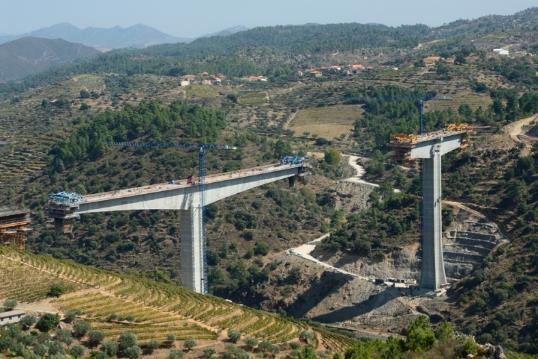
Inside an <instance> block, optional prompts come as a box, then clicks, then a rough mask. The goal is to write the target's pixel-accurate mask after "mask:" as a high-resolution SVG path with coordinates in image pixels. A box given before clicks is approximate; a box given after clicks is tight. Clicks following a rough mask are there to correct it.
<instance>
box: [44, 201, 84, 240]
mask: <svg viewBox="0 0 538 359" xmlns="http://www.w3.org/2000/svg"><path fill="white" fill-rule="evenodd" d="M81 200H82V195H81V194H79V193H75V192H59V193H53V194H49V201H48V203H47V211H48V213H49V216H50V217H52V218H54V227H55V229H56V232H57V233H63V234H71V233H72V232H73V222H74V220H75V219H77V218H78V214H77V213H76V211H77V209H78V207H79V204H80V201H81Z"/></svg>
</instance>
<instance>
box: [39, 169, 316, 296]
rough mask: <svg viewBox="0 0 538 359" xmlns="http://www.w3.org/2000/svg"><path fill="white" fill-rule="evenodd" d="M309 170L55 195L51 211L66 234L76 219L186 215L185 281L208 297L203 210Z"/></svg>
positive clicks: (183, 225)
mask: <svg viewBox="0 0 538 359" xmlns="http://www.w3.org/2000/svg"><path fill="white" fill-rule="evenodd" d="M306 170H307V166H306V165H305V164H304V163H303V162H301V163H286V164H274V165H268V166H261V167H255V168H250V169H245V170H240V171H234V172H227V173H220V174H214V175H208V176H206V177H205V181H204V186H203V187H201V186H199V183H197V181H196V180H194V181H193V180H192V178H190V179H185V180H179V181H171V182H169V183H161V184H154V185H148V186H143V187H136V188H128V189H121V190H117V191H111V192H104V193H96V194H89V195H84V196H79V197H77V198H72V196H71V197H70V196H64V197H65V199H63V198H64V197H62V193H60V194H56V195H52V196H51V199H50V200H49V203H48V211H49V214H50V215H51V216H52V217H53V218H54V220H55V225H56V228H57V229H58V230H60V229H61V230H64V226H66V225H70V223H71V222H72V220H73V219H76V218H78V216H80V215H83V214H90V213H103V212H116V211H139V210H176V211H180V240H181V253H180V259H181V274H180V276H181V282H182V284H183V286H185V287H187V288H190V289H192V290H194V291H196V292H198V293H203V292H204V288H205V285H204V280H205V275H204V273H205V270H206V268H205V266H206V264H205V260H204V258H205V248H204V247H205V246H204V245H203V240H202V238H203V233H201V231H202V229H201V228H200V226H199V225H198V223H199V221H200V217H201V215H202V209H203V206H204V205H208V204H211V203H215V202H217V201H220V200H222V199H225V198H227V197H230V196H233V195H235V194H238V193H240V192H244V191H248V190H249V189H252V188H255V187H259V186H263V185H265V184H268V183H271V182H275V181H279V180H283V179H286V178H287V179H289V183H290V186H292V185H294V184H295V181H296V180H297V179H300V178H301V177H303V176H304V175H305V173H306ZM202 188H203V193H202ZM64 194H65V195H68V194H66V193H64ZM202 195H203V201H202ZM54 196H56V197H54Z"/></svg>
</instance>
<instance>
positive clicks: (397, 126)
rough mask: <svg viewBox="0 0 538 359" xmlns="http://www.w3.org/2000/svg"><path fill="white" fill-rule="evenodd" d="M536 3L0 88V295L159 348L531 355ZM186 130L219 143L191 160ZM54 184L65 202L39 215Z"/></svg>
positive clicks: (113, 55)
mask: <svg viewBox="0 0 538 359" xmlns="http://www.w3.org/2000/svg"><path fill="white" fill-rule="evenodd" d="M537 14H538V12H537V9H536V8H533V9H528V10H526V11H523V12H521V13H517V14H514V15H511V16H508V17H507V18H505V17H498V18H495V17H493V18H489V17H486V18H480V19H475V20H470V21H468V22H467V23H465V24H461V23H459V22H456V23H453V24H448V25H445V26H442V27H437V28H433V27H432V28H430V27H427V26H425V25H424V26H421V25H416V26H409V27H403V28H400V27H399V28H393V27H385V26H383V25H361V24H337V25H303V26H284V27H275V28H273V27H264V28H256V29H251V30H245V31H241V32H238V33H234V34H230V35H227V36H215V37H207V38H201V39H198V40H194V41H192V42H190V43H188V44H187V43H185V44H167V45H157V46H151V47H147V48H140V49H129V50H118V51H112V52H110V53H107V54H105V55H102V56H99V57H98V58H95V59H87V60H85V61H84V62H81V63H77V64H74V65H66V66H63V67H59V68H58V69H56V70H51V71H49V72H44V73H41V74H39V75H37V76H34V77H27V78H26V79H24V80H22V81H21V82H18V83H13V82H10V83H7V84H4V85H0V206H2V207H6V210H7V209H13V208H21V209H25V210H27V211H28V212H29V213H30V216H31V222H32V223H31V226H30V227H31V228H30V229H29V230H28V231H26V230H25V234H24V237H25V238H26V237H27V238H26V242H25V246H26V248H25V251H19V250H17V249H14V248H11V247H9V246H3V245H1V246H0V262H1V264H2V265H1V266H0V276H1V277H2V278H3V283H7V285H5V286H2V287H1V289H0V299H1V301H4V300H9V299H13V300H16V301H17V305H16V308H15V309H16V310H22V311H25V312H26V313H30V314H32V315H36V316H42V315H44V314H45V313H49V314H59V319H61V320H62V322H61V324H59V327H58V328H60V329H61V327H62V326H64V327H66V328H68V330H74V324H73V323H71V322H68V321H65V318H66V317H68V313H73V312H75V311H76V312H77V313H78V314H77V317H78V320H79V321H84V322H88V323H89V324H90V325H91V328H92V329H93V330H95V331H98V332H100V333H102V335H103V338H102V340H101V341H102V342H103V343H104V342H105V341H111V342H119V341H120V340H121V339H120V338H121V335H123V334H124V333H127V332H129V333H132V334H135V335H136V338H137V340H138V344H139V345H138V346H139V347H140V348H141V350H146V355H147V356H148V357H156V358H166V357H168V356H169V355H171V352H172V351H174V350H180V351H181V352H182V353H183V354H181V355H184V357H193V358H194V357H197V358H200V357H217V355H218V357H221V356H222V357H223V358H224V357H227V356H226V355H230V356H228V357H237V358H239V357H241V358H243V357H282V358H328V357H334V358H342V357H343V356H345V358H362V357H365V358H392V357H402V358H407V357H413V358H415V357H416V358H429V357H439V358H441V357H447V358H458V357H466V356H468V355H475V357H485V358H489V357H493V354H491V351H498V350H501V351H503V352H504V354H503V355H506V356H507V357H509V358H527V355H528V356H529V357H531V356H532V355H538V347H537V345H536V343H537V340H536V339H537V334H538V312H537V311H536V303H537V301H538V292H537V290H536V288H537V287H536V286H537V285H538V267H537V264H538V261H537V258H538V257H537V254H536V253H537V252H536V251H537V249H538V248H537V241H536V239H537V237H536V233H537V228H538V210H537V205H536V204H537V201H538V197H537V195H536V194H537V193H538V181H536V179H537V169H538V162H537V161H538V145H537V143H538V132H537V126H538V117H537V116H538V115H537V114H538V95H537V89H538V88H537V84H538V82H537V81H536V71H535V70H536V69H537V67H536V66H537V62H536V56H537V54H536V43H537V42H536V41H538V34H537V32H536V28H535V25H534V24H535V20H536V19H537ZM508 24H511V25H508ZM533 26H534V27H533ZM462 28H463V30H462ZM499 34H502V35H503V36H500V35H499ZM498 35H499V36H498ZM313 38H315V39H316V40H315V41H314V40H313ZM498 48H507V49H510V51H509V53H510V55H506V56H505V55H499V54H498V52H494V51H493V49H498ZM421 103H423V104H424V112H423V113H421V110H420V107H421ZM419 118H422V120H423V126H424V132H425V135H424V136H423V137H421V136H419V135H416V134H417V133H419V132H420V122H419ZM461 126H463V127H461ZM454 128H456V130H454ZM460 128H464V130H459V129H460ZM438 131H444V132H438ZM432 133H433V134H434V135H435V136H437V137H435V138H434V140H432V141H433V142H434V144H432V145H431V146H432V148H433V147H435V143H437V144H443V143H445V142H444V141H446V142H447V143H448V142H449V141H451V140H453V141H455V140H454V138H456V140H457V146H455V147H453V148H451V150H454V151H452V152H450V153H448V152H449V151H448V150H446V151H445V152H443V155H444V156H443V158H442V160H439V163H438V172H435V173H439V178H438V181H439V187H442V196H441V197H440V198H439V200H438V201H437V200H435V202H434V201H432V203H435V208H436V209H435V210H436V211H438V216H437V215H436V217H435V221H437V222H435V223H436V226H437V227H436V228H438V229H436V230H435V233H438V232H437V231H439V234H440V238H439V242H438V244H439V245H437V244H436V249H435V250H436V251H437V252H436V253H437V254H436V256H437V257H440V258H441V259H440V262H441V263H442V271H443V276H444V274H445V273H446V283H444V282H443V279H442V276H441V269H440V268H438V266H437V267H435V266H436V265H431V268H435V271H434V276H437V277H439V278H441V279H440V280H437V279H436V280H435V284H434V285H433V287H432V286H430V285H425V284H424V283H425V280H424V279H423V277H424V273H425V272H427V271H425V270H424V268H430V267H427V266H428V264H427V263H426V262H428V261H430V259H431V257H435V256H430V255H428V254H425V253H426V252H425V251H426V249H425V246H424V243H425V242H424V240H425V239H424V240H423V238H422V237H423V233H424V224H423V223H424V222H425V221H426V220H425V219H424V218H425V217H424V211H423V208H424V206H425V205H428V203H429V202H427V201H426V202H423V198H424V197H425V196H426V194H425V191H426V189H427V188H428V187H427V186H426V185H425V184H424V183H425V181H426V180H425V176H426V175H425V173H426V172H425V167H426V166H427V165H426V164H425V163H426V159H429V157H427V156H426V157H413V159H414V160H411V156H410V155H409V154H408V153H407V152H409V153H411V152H412V151H415V150H416V148H419V147H420V146H422V142H421V141H423V142H425V143H427V144H426V145H427V146H430V144H429V142H428V141H430V140H423V138H427V136H428V134H432ZM434 135H432V136H434ZM398 136H399V137H398ZM398 138H400V139H402V138H403V139H404V140H402V141H404V142H402V143H404V144H403V145H402V146H404V145H405V146H409V148H410V149H409V151H407V150H405V151H404V150H402V149H401V148H403V147H397V146H396V147H395V146H394V143H395V141H397V139H398ZM395 139H396V140H395ZM113 143H116V144H118V143H124V144H125V143H130V144H138V145H132V146H115V145H111V144H113ZM193 144H194V145H193ZM200 144H218V145H219V146H224V145H226V146H228V147H227V148H233V150H230V151H228V150H226V151H224V150H221V149H222V148H219V147H215V148H216V150H210V151H207V153H206V154H205V157H204V160H205V167H204V170H205V173H206V174H205V175H200V174H202V173H204V171H200V166H201V164H200V162H199V161H200V158H201V157H199V145H200ZM426 145H424V146H426ZM189 146H190V147H189ZM405 146H404V147H405ZM440 146H441V145H440ZM193 148H194V150H193ZM427 148H429V147H427ZM416 151H417V152H419V150H416ZM425 151H426V150H424V151H423V152H425ZM427 151H428V153H429V154H428V156H430V155H431V156H433V155H432V154H431V153H433V152H432V151H430V150H429V149H428V150H427ZM443 151H444V150H443ZM402 154H403V155H402ZM406 156H407V157H406ZM286 158H288V159H287V160H286ZM417 158H418V159H417ZM285 161H299V162H297V163H295V164H291V163H286V162H285ZM299 163H300V165H299ZM303 165H304V168H305V170H304V171H302V170H301V171H299V172H298V173H297V174H296V173H295V172H293V173H291V172H290V173H291V174H289V176H288V175H285V176H284V175H283V176H279V175H277V174H279V173H280V172H281V171H284V170H286V169H288V167H290V168H291V167H294V166H295V167H301V169H302V168H303ZM287 166H288V167H287ZM295 167H294V168H295ZM269 169H270V170H269ZM253 173H254V174H255V175H253ZM432 173H433V171H432ZM441 173H442V175H441ZM217 174H219V176H220V177H219V178H220V180H219V181H221V182H222V183H221V182H219V181H217V177H216V175H217ZM299 174H300V175H301V176H299ZM303 175H304V176H303ZM249 176H258V177H259V178H260V180H259V182H260V183H259V184H256V185H252V184H251V183H249V180H248V178H249ZM271 176H274V180H273V179H271V180H269V178H270V177H271ZM432 176H433V175H432ZM288 177H289V178H288ZM227 181H228V182H230V183H232V182H233V185H231V184H228V182H227ZM234 181H235V182H234ZM436 181H437V180H436ZM217 182H218V183H217ZM236 182H237V183H236ZM262 182H263V183H262ZM436 183H437V182H436ZM142 186H144V187H142ZM226 186H230V188H231V187H233V186H237V187H238V188H239V189H237V190H235V189H233V190H228V189H226ZM137 187H141V188H138V189H136V188H137ZM132 188H135V189H132ZM62 191H66V192H73V193H77V194H79V195H80V198H81V200H80V202H76V203H74V205H73V208H75V209H74V210H73V211H74V212H73V213H70V214H74V215H73V216H72V218H71V217H69V218H68V217H65V218H62V220H64V219H66V221H65V223H67V225H65V223H62V226H59V225H58V223H59V222H58V221H56V222H54V220H53V219H52V218H51V212H50V207H51V201H50V197H49V195H50V194H53V193H59V192H62ZM137 191H138V192H140V193H141V194H136V193H137ZM144 191H146V192H144ZM173 191H176V192H177V193H179V192H181V196H180V195H179V194H177V193H176V194H174V195H177V198H176V197H174V198H173V199H168V197H170V196H171V193H172V192H173ZM178 191H179V192H178ZM182 191H183V192H184V193H183V192H182ZM226 191H228V192H230V193H229V194H226V195H224V194H223V193H224V192H226ZM142 192H143V193H142ZM228 192H226V193H228ZM232 192H233V193H232ZM103 193H104V194H103ZM174 193H175V192H174ZM200 193H203V194H200ZM215 193H218V195H217V194H215ZM232 194H233V196H232ZM107 196H108V197H110V198H112V199H111V203H112V202H114V201H115V202H114V203H112V204H108V203H105V202H106V201H105V200H103V198H105V197H106V198H108V197H107ZM136 196H139V198H134V197H136ZM151 196H153V197H151ZM155 196H161V197H160V199H159V201H160V202H159V201H158V200H157V199H156V197H155ZM204 196H205V197H204ZM150 197H151V198H150ZM180 197H181V198H180ZM217 197H218V198H217ZM225 197H229V198H225ZM214 198H217V199H214ZM165 200H166V201H167V202H166V205H163V203H164V202H165ZM92 201H93V202H92ZM99 201H102V202H103V203H97V202H99ZM152 201H153V202H152ZM174 201H175V202H174ZM189 201H191V202H189ZM157 202H158V205H155V203H157ZM186 203H190V205H189V206H187V205H186ZM99 206H102V207H99ZM107 206H109V207H110V208H112V209H110V208H109V207H107ZM97 207H99V208H97ZM96 208H97V209H96ZM193 208H198V210H199V208H205V209H204V210H200V211H201V213H202V214H201V215H199V218H198V217H196V218H195V213H196V211H195V210H193ZM187 210H189V211H190V212H189V211H187ZM191 210H192V211H191ZM187 212H189V213H191V214H192V218H191V219H190V221H188V220H187V219H186V218H187V216H186V213H187ZM193 213H194V214H193ZM435 213H437V212H435ZM198 220H199V222H197V221H198ZM198 223H201V227H199V228H198V229H196V228H197V227H196V226H197V224H198ZM428 223H429V222H428ZM441 226H442V230H441V229H440V228H441ZM60 227H61V228H62V230H61V231H60V230H59V228H60ZM187 227H188V228H187ZM196 231H199V233H202V234H201V235H200V234H196V233H195V232H196ZM6 233H7V234H8V235H10V234H13V233H11V232H9V233H8V232H6ZM432 233H433V231H432ZM197 236H198V237H199V238H201V239H200V241H199V242H200V243H199V244H196V243H198V242H196V240H194V239H196V238H197ZM191 237H192V238H194V239H193V240H192V243H194V244H192V243H191V242H188V241H187V240H186V238H191ZM6 238H7V237H6ZM205 241H207V247H205V246H204V244H203V243H205ZM187 242H188V243H191V244H192V245H191V244H188V243H187ZM6 243H7V242H6ZM436 243H437V242H436ZM186 244H188V245H186ZM191 247H192V248H203V250H200V251H201V253H202V254H200V255H199V256H198V257H196V261H197V262H196V261H194V259H193V258H195V255H196V254H193V253H194V252H196V249H191ZM191 250H192V253H190V252H189V251H191ZM203 253H205V255H204V254H203ZM439 253H440V254H439ZM437 257H436V260H438V258H437ZM191 260H193V261H194V262H196V263H198V264H196V265H195V264H194V262H193V265H192V266H189V265H186V263H187V261H191ZM189 263H190V262H189ZM189 267H192V270H191V271H190V272H189V273H187V274H188V275H186V274H185V273H186V269H188V268H189ZM193 273H194V274H193ZM198 274H199V278H198V277H196V275H198ZM189 276H195V277H196V278H197V279H195V280H194V281H195V282H197V283H198V282H200V280H202V282H200V283H201V284H200V283H198V284H193V283H191V282H190V279H188V277H189ZM207 283H208V286H207V291H208V293H207V295H202V294H200V293H205V289H203V288H204V285H207ZM53 289H55V290H58V291H59V292H58V293H56V294H58V295H56V294H54V290H53ZM51 291H52V292H53V293H52V294H51ZM447 323H449V324H447ZM447 326H449V327H450V330H449V329H447ZM417 328H418V329H417ZM33 330H34V329H33ZM415 330H422V331H423V332H424V333H430V334H428V335H431V336H433V338H432V339H431V341H428V343H427V344H424V343H422V344H420V345H415V344H412V343H413V335H414V334H413V333H415V332H414V331H415ZM443 330H449V331H455V333H456V334H454V333H452V334H451V335H449V336H448V337H447V338H444V337H443V335H444V334H443V333H444V332H443ZM2 333H5V332H2V331H0V336H1V335H5V334H2ZM232 333H235V335H234V334H232ZM237 333H238V335H239V338H236V339H234V340H232V339H231V337H230V336H232V337H233V336H237ZM425 335H426V334H425ZM81 338H86V339H80V338H79V339H77V340H76V341H75V344H76V345H82V346H84V347H85V348H86V349H84V350H85V351H84V355H86V356H89V355H97V354H96V353H97V352H98V351H100V352H101V351H103V350H104V349H99V348H102V346H101V345H102V344H103V343H100V344H99V345H100V346H95V347H91V346H90V345H86V344H85V343H86V341H87V340H89V338H87V337H84V336H82V337H81ZM443 338H444V339H443ZM190 340H193V341H195V345H194V346H193V348H191V349H189V348H188V347H187V346H189V345H187V342H189V341H190ZM155 343H157V344H158V345H157V346H156V347H155V348H153V350H150V349H148V348H151V347H153V346H155V345H156V344H155ZM0 344H1V343H0ZM191 344H192V343H191ZM448 348H450V349H448ZM500 348H502V349H500ZM65 349H66V350H68V349H69V345H67V346H66V348H65ZM208 349H212V350H213V351H214V352H213V354H211V355H209V356H208V353H209V351H207V352H206V350H208ZM2 350H4V349H3V347H2V346H1V345H0V352H2ZM32 350H33V349H32ZM93 352H95V353H94V354H90V353H93ZM150 352H151V353H150ZM303 352H304V355H305V356H301V355H303ZM310 352H311V353H312V355H314V356H313V357H312V356H307V354H308V353H310ZM234 353H235V354H234ZM358 353H359V354H358ZM360 353H367V354H364V356H359V355H360ZM395 353H398V354H397V355H396V354H395ZM490 354H491V355H490ZM107 355H108V354H107ZM151 355H153V356H151ZM212 355H213V356H212ZM308 355H309V354H308ZM339 355H342V356H339ZM20 356H22V355H20Z"/></svg>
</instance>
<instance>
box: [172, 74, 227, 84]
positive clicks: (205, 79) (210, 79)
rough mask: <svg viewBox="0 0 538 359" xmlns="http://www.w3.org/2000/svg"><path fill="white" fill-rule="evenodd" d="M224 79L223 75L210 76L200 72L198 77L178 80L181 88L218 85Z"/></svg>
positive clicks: (187, 76)
mask: <svg viewBox="0 0 538 359" xmlns="http://www.w3.org/2000/svg"><path fill="white" fill-rule="evenodd" d="M225 79H226V77H225V76H224V75H221V74H217V75H210V74H208V73H207V72H202V73H201V74H198V75H185V76H181V78H180V85H181V87H186V86H190V85H220V84H222V82H223V81H224V80H225Z"/></svg>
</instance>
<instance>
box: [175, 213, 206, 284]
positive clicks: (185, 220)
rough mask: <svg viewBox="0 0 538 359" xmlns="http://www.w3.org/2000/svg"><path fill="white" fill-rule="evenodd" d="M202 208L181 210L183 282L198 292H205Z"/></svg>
mask: <svg viewBox="0 0 538 359" xmlns="http://www.w3.org/2000/svg"><path fill="white" fill-rule="evenodd" d="M200 214H201V208H200V207H199V206H193V207H192V208H191V209H188V210H182V211H180V225H179V229H180V239H181V255H180V259H181V275H180V277H181V283H182V284H183V286H184V287H187V288H189V289H192V290H193V291H195V292H197V293H203V294H205V286H204V255H205V253H204V251H205V248H204V244H203V238H202V236H203V233H201V230H200V229H201V228H200Z"/></svg>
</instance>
